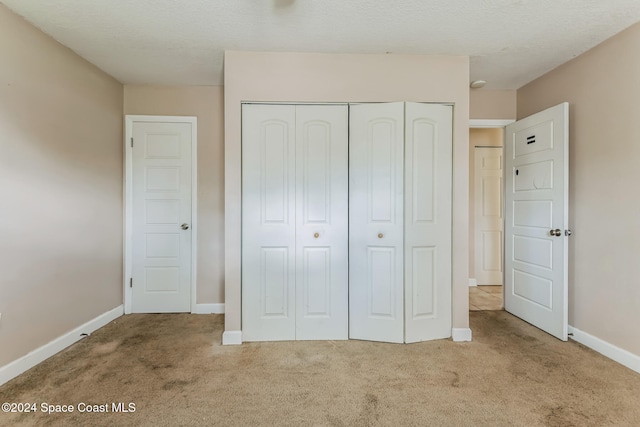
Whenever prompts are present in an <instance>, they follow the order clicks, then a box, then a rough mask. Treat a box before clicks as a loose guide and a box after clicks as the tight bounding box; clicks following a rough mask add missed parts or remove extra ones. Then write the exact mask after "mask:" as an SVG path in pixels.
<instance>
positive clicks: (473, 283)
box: [469, 278, 478, 287]
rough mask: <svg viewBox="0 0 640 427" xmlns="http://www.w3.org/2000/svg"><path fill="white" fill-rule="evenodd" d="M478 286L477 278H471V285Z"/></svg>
mask: <svg viewBox="0 0 640 427" xmlns="http://www.w3.org/2000/svg"><path fill="white" fill-rule="evenodd" d="M473 286H478V281H477V280H476V279H471V278H469V287H473Z"/></svg>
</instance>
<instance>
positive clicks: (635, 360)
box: [569, 325, 640, 373]
mask: <svg viewBox="0 0 640 427" xmlns="http://www.w3.org/2000/svg"><path fill="white" fill-rule="evenodd" d="M569 338H571V339H572V340H574V341H576V342H579V343H580V344H582V345H585V346H587V347H589V348H590V349H592V350H595V351H597V352H598V353H600V354H602V355H604V356H606V357H608V358H609V359H612V360H614V361H616V362H618V363H620V364H621V365H624V366H626V367H627V368H629V369H632V370H634V371H636V372H638V373H640V356H638V355H636V354H633V353H631V352H629V351H627V350H624V349H621V348H620V347H617V346H615V345H613V344H610V343H608V342H606V341H604V340H601V339H600V338H598V337H594V336H593V335H591V334H588V333H586V332H583V331H581V330H580V329H577V328H574V327H573V326H571V325H569Z"/></svg>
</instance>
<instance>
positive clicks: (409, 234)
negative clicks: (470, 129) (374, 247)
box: [404, 102, 453, 343]
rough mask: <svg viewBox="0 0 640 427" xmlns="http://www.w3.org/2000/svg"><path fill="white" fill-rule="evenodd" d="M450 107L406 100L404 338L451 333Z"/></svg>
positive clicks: (444, 335)
mask: <svg viewBox="0 0 640 427" xmlns="http://www.w3.org/2000/svg"><path fill="white" fill-rule="evenodd" d="M452 114H453V107H452V106H450V105H439V104H423V103H414V102H407V103H406V105H405V160H404V171H405V178H404V185H405V188H404V299H405V306H404V307H405V309H404V319H405V342H407V343H409V342H418V341H426V340H433V339H439V338H448V337H450V336H451V205H452V167H453V164H452V145H453V144H452V143H453V119H452V117H453V116H452Z"/></svg>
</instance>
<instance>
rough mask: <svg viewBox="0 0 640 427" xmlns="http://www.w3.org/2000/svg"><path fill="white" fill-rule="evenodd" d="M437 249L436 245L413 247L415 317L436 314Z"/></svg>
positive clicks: (412, 281)
mask: <svg viewBox="0 0 640 427" xmlns="http://www.w3.org/2000/svg"><path fill="white" fill-rule="evenodd" d="M435 255H436V251H435V248H434V247H422V248H418V247H414V248H413V271H412V275H413V277H412V278H411V283H412V287H413V289H412V292H413V318H414V319H417V318H425V317H433V316H435V306H436V304H435V301H436V286H435V278H436V263H435Z"/></svg>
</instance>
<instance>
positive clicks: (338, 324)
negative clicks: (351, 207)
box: [242, 104, 349, 341]
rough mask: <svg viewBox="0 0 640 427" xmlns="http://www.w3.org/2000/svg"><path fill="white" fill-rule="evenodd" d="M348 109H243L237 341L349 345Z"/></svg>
mask: <svg viewBox="0 0 640 427" xmlns="http://www.w3.org/2000/svg"><path fill="white" fill-rule="evenodd" d="M348 197H349V195H348V110H347V106H346V105H257V104H245V105H243V107H242V334H243V339H244V340H245V341H275V340H295V339H298V340H302V339H307V340H309V339H321V340H327V339H346V338H347V337H348Z"/></svg>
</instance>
